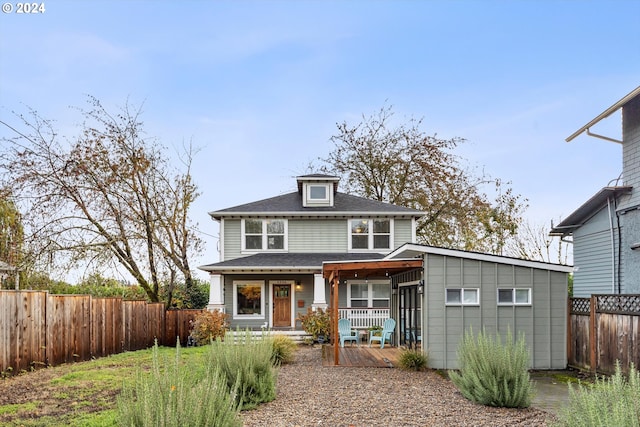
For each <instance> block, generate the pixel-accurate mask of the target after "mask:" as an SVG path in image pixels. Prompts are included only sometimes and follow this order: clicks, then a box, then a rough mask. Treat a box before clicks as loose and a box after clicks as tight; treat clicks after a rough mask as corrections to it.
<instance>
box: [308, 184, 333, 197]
mask: <svg viewBox="0 0 640 427" xmlns="http://www.w3.org/2000/svg"><path fill="white" fill-rule="evenodd" d="M309 199H310V200H329V197H327V186H326V185H310V186H309Z"/></svg>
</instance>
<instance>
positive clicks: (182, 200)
mask: <svg viewBox="0 0 640 427" xmlns="http://www.w3.org/2000/svg"><path fill="white" fill-rule="evenodd" d="M88 103H89V108H88V109H80V110H79V111H80V112H81V114H82V117H83V118H84V122H83V123H82V125H81V128H80V135H79V136H77V137H75V138H67V139H61V137H60V136H59V135H58V133H57V132H56V130H55V129H54V126H53V122H52V121H51V120H46V119H43V118H42V117H40V116H39V115H38V114H37V112H35V111H33V110H30V114H28V115H27V116H24V115H20V116H18V117H20V119H21V120H20V124H19V126H20V127H22V128H23V129H25V130H24V131H23V130H19V129H18V128H17V126H11V125H9V124H7V123H5V122H1V123H2V124H4V125H5V126H6V127H7V128H9V129H10V130H11V131H12V133H13V135H12V136H10V137H5V138H3V141H4V142H6V144H3V145H5V148H4V149H3V152H2V154H1V155H0V167H1V168H2V169H3V170H4V171H5V172H6V174H5V175H4V176H5V179H9V180H11V182H12V183H13V185H14V189H15V192H16V195H17V196H18V197H19V200H20V202H21V205H22V208H23V209H24V218H25V221H26V223H27V224H28V225H29V227H28V229H29V231H30V233H31V234H30V235H29V236H27V239H26V240H28V241H30V243H31V244H32V246H35V247H38V251H37V253H39V255H40V256H39V261H40V263H41V265H48V266H52V265H54V266H55V265H58V266H59V264H64V267H65V268H71V267H73V266H78V265H81V264H82V265H85V266H94V267H95V266H104V267H115V266H120V267H124V269H125V270H126V271H127V272H128V273H129V274H130V275H131V277H133V278H134V279H135V280H136V282H137V283H138V284H139V285H140V286H141V287H142V288H143V289H144V290H145V291H146V292H147V294H148V296H149V299H150V300H151V301H159V291H160V286H161V282H162V280H163V279H166V278H171V277H175V271H178V272H180V273H181V274H182V276H183V277H184V279H185V282H186V283H187V285H189V284H190V283H191V281H192V275H191V270H190V265H189V256H191V255H192V254H193V253H194V252H197V251H199V250H200V249H201V240H200V239H199V238H198V237H197V236H195V235H194V233H193V231H192V230H193V229H192V227H191V225H190V222H189V219H188V211H189V208H190V206H191V204H192V202H193V201H194V200H195V198H196V197H197V196H198V193H197V188H196V186H195V185H194V183H193V182H192V179H191V174H190V165H191V156H192V152H191V150H190V149H189V150H186V153H185V156H184V158H183V159H182V161H183V166H184V168H183V169H184V170H183V171H180V170H178V169H176V168H174V167H172V165H171V164H170V163H169V160H168V159H167V157H166V154H165V149H164V148H163V147H162V146H161V145H159V144H158V142H157V141H156V140H154V139H152V138H148V137H146V136H145V134H144V132H143V123H142V122H141V121H140V114H141V111H140V110H139V109H132V108H131V107H130V106H129V105H126V106H125V107H124V108H122V109H121V111H120V112H119V113H118V114H116V115H111V114H110V113H109V112H107V110H106V109H105V108H104V107H103V106H102V105H101V103H100V102H99V101H98V100H97V99H95V98H93V97H89V98H88ZM172 272H173V273H172ZM169 295H170V294H169ZM167 304H170V300H169V301H167Z"/></svg>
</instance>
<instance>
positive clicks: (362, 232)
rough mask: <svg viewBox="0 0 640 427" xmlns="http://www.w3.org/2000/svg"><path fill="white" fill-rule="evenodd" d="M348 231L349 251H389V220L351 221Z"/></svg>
mask: <svg viewBox="0 0 640 427" xmlns="http://www.w3.org/2000/svg"><path fill="white" fill-rule="evenodd" d="M349 230H350V239H349V249H353V250H369V249H391V240H392V239H391V220H390V219H352V220H350V221H349Z"/></svg>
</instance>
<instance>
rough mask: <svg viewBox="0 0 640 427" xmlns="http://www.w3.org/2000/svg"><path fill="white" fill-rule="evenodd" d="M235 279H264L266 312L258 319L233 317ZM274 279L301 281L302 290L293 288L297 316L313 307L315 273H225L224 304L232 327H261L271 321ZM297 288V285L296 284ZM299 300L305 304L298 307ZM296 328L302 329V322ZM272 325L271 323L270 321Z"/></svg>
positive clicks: (293, 301) (293, 302) (297, 323)
mask: <svg viewBox="0 0 640 427" xmlns="http://www.w3.org/2000/svg"><path fill="white" fill-rule="evenodd" d="M234 280H257V281H262V282H264V284H265V295H264V298H266V299H265V313H264V316H260V318H256V319H234V318H233V282H234ZM274 280H292V281H294V282H300V285H301V288H302V289H301V290H299V291H297V290H293V294H292V296H291V298H292V304H293V307H294V310H295V318H296V319H297V318H298V315H300V314H304V313H306V312H307V308H308V307H311V304H312V303H313V275H291V274H289V275H288V274H273V275H267V276H265V275H256V274H254V275H249V274H242V275H225V276H224V306H225V311H226V313H227V314H228V315H229V323H230V326H231V328H232V329H237V328H240V329H245V328H250V329H260V328H261V327H262V325H263V324H264V323H265V322H267V321H268V322H270V314H271V311H272V310H273V307H272V306H271V305H270V295H271V293H272V289H271V286H270V284H269V283H270V281H274ZM294 288H295V286H294ZM298 300H302V301H303V304H304V306H303V307H298ZM295 324H296V328H297V329H302V328H301V326H300V322H299V321H296V323H295ZM269 325H270V323H269Z"/></svg>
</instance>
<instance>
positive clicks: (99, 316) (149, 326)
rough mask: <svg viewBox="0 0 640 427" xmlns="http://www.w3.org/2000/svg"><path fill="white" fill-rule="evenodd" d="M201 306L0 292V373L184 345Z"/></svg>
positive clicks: (82, 296)
mask: <svg viewBox="0 0 640 427" xmlns="http://www.w3.org/2000/svg"><path fill="white" fill-rule="evenodd" d="M201 312H202V310H165V308H164V304H162V303H153V304H150V303H147V302H145V301H125V300H123V299H122V298H93V297H91V296H89V295H50V294H49V293H48V292H46V291H0V372H7V371H13V372H19V371H21V370H23V369H29V368H32V367H38V366H49V365H59V364H61V363H66V362H73V361H80V360H89V359H91V358H93V357H101V356H107V355H109V354H116V353H121V352H123V351H134V350H140V349H143V348H148V347H151V346H152V345H153V343H154V341H155V340H156V339H157V340H158V344H159V345H166V346H173V345H176V340H177V339H180V342H181V344H182V345H186V341H187V338H188V336H189V332H190V329H191V328H190V325H191V321H192V320H194V319H195V317H196V316H197V315H198V314H199V313H201Z"/></svg>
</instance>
